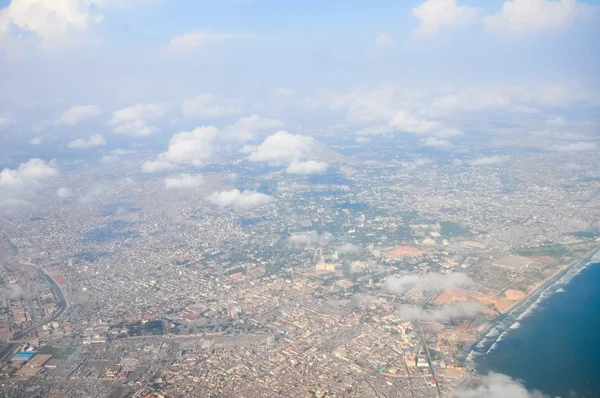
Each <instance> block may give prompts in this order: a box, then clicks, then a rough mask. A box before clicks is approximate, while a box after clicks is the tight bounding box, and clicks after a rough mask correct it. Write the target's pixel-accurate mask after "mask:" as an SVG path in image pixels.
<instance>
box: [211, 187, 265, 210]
mask: <svg viewBox="0 0 600 398" xmlns="http://www.w3.org/2000/svg"><path fill="white" fill-rule="evenodd" d="M208 201H209V202H210V203H212V204H215V205H217V206H219V207H239V208H242V209H247V208H250V207H257V206H262V205H266V204H268V203H271V202H272V201H273V197H272V196H269V195H265V194H262V193H259V192H256V191H243V192H240V190H239V189H234V190H231V191H221V192H213V193H212V194H211V195H210V196H209V197H208Z"/></svg>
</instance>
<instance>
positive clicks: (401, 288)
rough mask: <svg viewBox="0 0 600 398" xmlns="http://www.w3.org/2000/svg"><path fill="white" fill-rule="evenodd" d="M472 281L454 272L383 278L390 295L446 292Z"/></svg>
mask: <svg viewBox="0 0 600 398" xmlns="http://www.w3.org/2000/svg"><path fill="white" fill-rule="evenodd" d="M472 283H473V280H472V279H471V278H470V277H469V276H468V275H466V274H463V273H461V272H454V273H450V274H437V273H434V272H432V273H427V274H422V275H403V276H389V277H387V278H385V282H384V287H385V288H386V289H387V290H389V291H390V292H392V293H396V294H403V293H406V292H408V291H409V290H411V291H432V290H448V289H455V288H459V287H467V286H470V285H471V284H472Z"/></svg>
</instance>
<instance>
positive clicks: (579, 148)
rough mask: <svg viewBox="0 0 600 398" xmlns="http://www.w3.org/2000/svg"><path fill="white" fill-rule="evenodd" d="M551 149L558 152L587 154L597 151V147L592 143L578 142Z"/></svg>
mask: <svg viewBox="0 0 600 398" xmlns="http://www.w3.org/2000/svg"><path fill="white" fill-rule="evenodd" d="M553 149H554V150H555V151H559V152H589V151H596V150H597V149H598V145H596V144H595V143H593V142H584V141H579V142H573V143H571V144H568V145H557V146H556V147H554V148H553Z"/></svg>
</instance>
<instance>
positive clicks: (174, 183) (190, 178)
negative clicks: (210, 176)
mask: <svg viewBox="0 0 600 398" xmlns="http://www.w3.org/2000/svg"><path fill="white" fill-rule="evenodd" d="M202 184H204V177H203V176H201V175H199V174H196V175H192V174H179V175H172V176H169V177H167V178H165V188H167V189H188V188H197V187H199V186H201V185H202Z"/></svg>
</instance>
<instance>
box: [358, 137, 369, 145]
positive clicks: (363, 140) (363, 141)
mask: <svg viewBox="0 0 600 398" xmlns="http://www.w3.org/2000/svg"><path fill="white" fill-rule="evenodd" d="M369 141H371V140H370V139H368V138H367V137H356V143H357V144H366V143H367V142H369Z"/></svg>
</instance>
